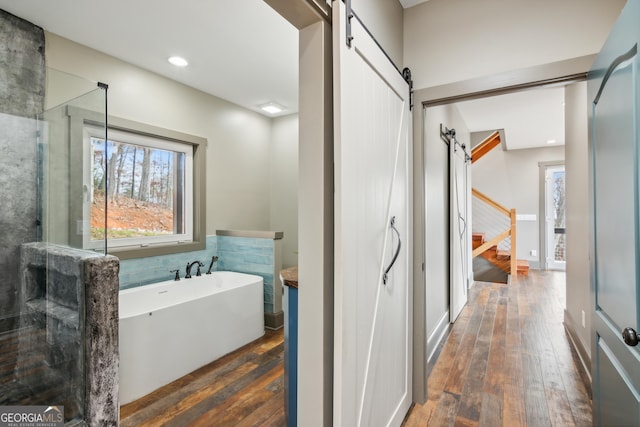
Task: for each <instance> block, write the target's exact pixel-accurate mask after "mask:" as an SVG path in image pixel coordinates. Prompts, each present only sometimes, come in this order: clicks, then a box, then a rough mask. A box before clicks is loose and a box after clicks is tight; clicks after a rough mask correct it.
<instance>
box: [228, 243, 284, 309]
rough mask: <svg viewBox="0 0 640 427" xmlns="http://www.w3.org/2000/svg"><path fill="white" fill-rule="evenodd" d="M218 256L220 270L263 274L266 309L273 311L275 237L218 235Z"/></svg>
mask: <svg viewBox="0 0 640 427" xmlns="http://www.w3.org/2000/svg"><path fill="white" fill-rule="evenodd" d="M218 257H219V260H218V269H219V270H227V271H237V272H240V273H248V274H255V275H258V276H262V278H263V280H264V311H265V313H273V311H274V310H273V271H274V265H273V263H274V241H273V239H261V238H253V237H231V236H218Z"/></svg>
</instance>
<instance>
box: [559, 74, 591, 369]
mask: <svg viewBox="0 0 640 427" xmlns="http://www.w3.org/2000/svg"><path fill="white" fill-rule="evenodd" d="M564 115H565V144H566V146H565V156H566V163H565V170H566V193H567V211H566V221H567V308H566V310H565V324H568V325H570V326H571V327H572V328H573V330H574V331H575V332H576V334H577V338H578V340H579V341H580V342H579V343H578V344H579V345H582V350H583V351H584V352H585V353H586V354H587V355H588V357H589V358H590V356H589V355H590V354H591V335H590V331H591V301H590V298H591V296H590V281H591V278H590V273H589V271H590V270H589V234H590V230H589V163H588V157H589V153H588V139H589V135H588V123H587V122H588V117H587V84H586V83H578V84H574V85H570V86H567V88H566V89H565V112H564ZM582 311H584V312H585V327H582V322H581V321H582V317H581V316H582Z"/></svg>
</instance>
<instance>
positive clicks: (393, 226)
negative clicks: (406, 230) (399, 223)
mask: <svg viewBox="0 0 640 427" xmlns="http://www.w3.org/2000/svg"><path fill="white" fill-rule="evenodd" d="M391 229H392V230H393V231H395V232H396V234H397V236H398V247H397V248H396V253H395V254H394V255H393V259H392V260H391V264H389V267H387V269H386V270H384V274H383V275H382V283H383V284H384V285H386V284H387V273H389V271H390V270H391V267H393V264H395V263H396V260H397V259H398V255H399V254H400V246H402V242H401V241H400V232H399V231H398V229H397V228H396V217H395V216H392V217H391Z"/></svg>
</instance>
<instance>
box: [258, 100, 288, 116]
mask: <svg viewBox="0 0 640 427" xmlns="http://www.w3.org/2000/svg"><path fill="white" fill-rule="evenodd" d="M260 109H261V110H262V111H265V112H267V113H269V114H278V113H281V112H282V111H284V107H283V106H281V105H278V104H276V103H275V102H269V103H268V104H264V105H261V106H260Z"/></svg>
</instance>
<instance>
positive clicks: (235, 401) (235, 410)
mask: <svg viewBox="0 0 640 427" xmlns="http://www.w3.org/2000/svg"><path fill="white" fill-rule="evenodd" d="M283 375H284V365H283V364H282V363H278V364H275V366H274V367H273V368H272V369H271V370H269V371H267V372H265V373H264V375H262V376H260V377H258V378H256V379H255V381H253V382H252V383H249V384H247V386H246V387H244V388H241V389H238V390H237V392H236V393H234V394H233V395H232V396H230V397H229V398H228V399H226V400H225V401H224V402H222V403H221V404H219V405H217V406H215V407H214V408H212V409H210V410H208V411H207V412H205V413H204V414H202V415H201V416H200V417H198V418H197V419H196V420H194V421H193V422H192V423H191V424H190V425H192V426H194V427H200V426H201V427H209V426H213V425H216V426H217V425H219V426H234V425H236V424H238V422H239V421H240V420H241V419H243V418H245V417H246V416H247V415H248V414H250V413H251V412H253V411H255V410H256V409H257V408H259V407H260V405H261V404H262V403H263V402H265V401H267V400H269V399H270V398H271V397H272V396H273V394H274V393H273V392H270V391H269V390H267V389H266V388H267V387H268V386H269V385H270V384H272V383H273V381H274V380H275V379H277V378H279V377H280V378H281V377H282V376H283Z"/></svg>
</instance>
